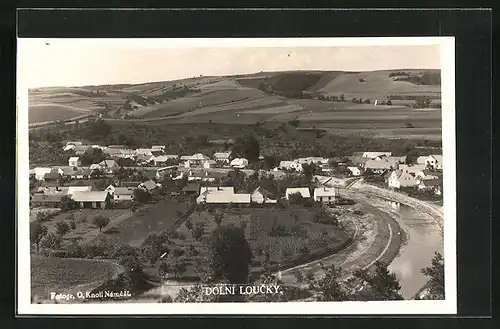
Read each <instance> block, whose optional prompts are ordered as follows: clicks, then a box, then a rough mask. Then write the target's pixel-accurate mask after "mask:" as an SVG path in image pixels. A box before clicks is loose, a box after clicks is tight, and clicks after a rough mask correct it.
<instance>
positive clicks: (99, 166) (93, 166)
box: [89, 163, 101, 170]
mask: <svg viewBox="0 0 500 329" xmlns="http://www.w3.org/2000/svg"><path fill="white" fill-rule="evenodd" d="M89 169H90V170H101V165H100V164H98V163H93V164H91V165H90V167H89Z"/></svg>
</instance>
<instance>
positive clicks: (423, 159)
mask: <svg viewBox="0 0 500 329" xmlns="http://www.w3.org/2000/svg"><path fill="white" fill-rule="evenodd" d="M417 163H418V164H423V165H426V166H429V167H431V168H433V169H438V170H442V169H443V156H442V155H440V154H431V155H428V156H420V157H418V158H417Z"/></svg>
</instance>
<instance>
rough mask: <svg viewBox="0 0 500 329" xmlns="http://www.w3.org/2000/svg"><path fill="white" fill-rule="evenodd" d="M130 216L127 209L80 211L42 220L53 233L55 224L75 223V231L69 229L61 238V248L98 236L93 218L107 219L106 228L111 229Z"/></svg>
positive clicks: (88, 240) (91, 239)
mask: <svg viewBox="0 0 500 329" xmlns="http://www.w3.org/2000/svg"><path fill="white" fill-rule="evenodd" d="M70 214H71V215H72V216H73V218H74V220H73V219H70V218H69V217H68V215H70ZM130 215H131V212H130V210H128V209H106V210H94V209H82V210H74V211H71V212H63V213H59V214H57V215H56V216H54V217H52V218H50V219H48V220H44V221H43V225H45V226H46V227H47V229H48V232H53V233H55V232H56V223H57V222H59V221H64V222H66V223H67V224H68V225H71V222H74V223H75V229H70V231H69V232H68V233H67V234H66V235H64V237H63V240H62V242H61V246H62V247H64V246H67V245H69V244H71V243H72V241H75V240H76V241H78V242H79V243H82V244H83V243H87V242H90V241H93V240H94V239H95V238H96V237H97V236H99V234H100V233H99V229H98V228H97V227H96V226H95V225H94V224H93V223H92V218H94V217H95V216H105V217H107V218H109V220H110V224H108V227H112V226H114V224H115V223H118V222H119V221H122V220H124V219H127V218H128V217H129V216H130ZM103 232H106V228H104V229H103Z"/></svg>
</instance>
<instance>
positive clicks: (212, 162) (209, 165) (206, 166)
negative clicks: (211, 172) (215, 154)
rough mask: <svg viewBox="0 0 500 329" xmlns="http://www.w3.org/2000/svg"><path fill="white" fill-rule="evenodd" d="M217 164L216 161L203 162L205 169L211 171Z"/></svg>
mask: <svg viewBox="0 0 500 329" xmlns="http://www.w3.org/2000/svg"><path fill="white" fill-rule="evenodd" d="M215 164H216V161H215V160H206V161H205V162H203V169H210V168H213V167H214V166H215Z"/></svg>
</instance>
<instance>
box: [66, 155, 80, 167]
mask: <svg viewBox="0 0 500 329" xmlns="http://www.w3.org/2000/svg"><path fill="white" fill-rule="evenodd" d="M81 165H82V161H80V157H71V158H69V160H68V166H70V167H80V166H81Z"/></svg>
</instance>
